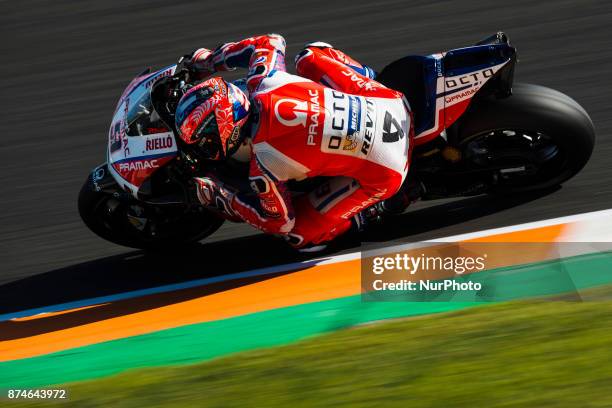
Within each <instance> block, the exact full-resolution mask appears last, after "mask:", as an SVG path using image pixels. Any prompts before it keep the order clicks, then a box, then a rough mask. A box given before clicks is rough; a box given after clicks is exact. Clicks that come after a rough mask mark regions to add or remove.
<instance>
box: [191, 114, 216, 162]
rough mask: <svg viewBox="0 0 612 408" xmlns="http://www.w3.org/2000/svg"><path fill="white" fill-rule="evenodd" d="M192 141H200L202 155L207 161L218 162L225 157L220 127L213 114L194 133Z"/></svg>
mask: <svg viewBox="0 0 612 408" xmlns="http://www.w3.org/2000/svg"><path fill="white" fill-rule="evenodd" d="M191 140H193V141H198V140H199V143H198V146H199V147H200V154H201V155H202V157H203V158H205V159H210V160H218V159H220V158H222V156H223V146H222V145H221V137H220V136H219V127H218V126H217V119H216V117H215V114H214V113H211V114H210V115H209V116H208V118H206V120H205V121H204V122H203V123H202V125H201V126H200V127H199V128H198V129H197V130H196V131H195V132H194V134H193V136H192V137H191Z"/></svg>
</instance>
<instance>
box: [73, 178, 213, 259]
mask: <svg viewBox="0 0 612 408" xmlns="http://www.w3.org/2000/svg"><path fill="white" fill-rule="evenodd" d="M78 208H79V214H80V216H81V218H82V219H83V222H84V223H85V225H87V227H88V228H89V229H90V230H91V231H92V232H94V233H95V234H96V235H98V236H99V237H101V238H104V239H105V240H107V241H110V242H113V243H115V244H118V245H122V246H127V247H131V248H137V249H145V250H155V249H159V248H168V247H171V248H175V249H181V248H185V247H188V246H189V245H190V244H194V243H196V242H197V241H199V240H201V239H203V238H205V237H207V236H209V235H211V234H212V233H214V232H215V231H216V230H217V229H219V227H221V224H223V222H224V219H222V218H221V217H219V216H217V215H215V214H213V213H211V212H210V211H207V210H205V209H204V208H202V209H201V211H187V210H186V207H185V206H184V205H177V204H163V205H151V204H146V203H142V202H140V201H137V200H130V199H127V198H125V197H121V196H120V195H118V194H113V193H109V192H105V191H97V190H96V188H95V186H94V183H93V181H92V175H90V176H89V177H88V179H87V180H86V181H85V184H84V185H83V187H82V188H81V191H80V193H79V199H78Z"/></svg>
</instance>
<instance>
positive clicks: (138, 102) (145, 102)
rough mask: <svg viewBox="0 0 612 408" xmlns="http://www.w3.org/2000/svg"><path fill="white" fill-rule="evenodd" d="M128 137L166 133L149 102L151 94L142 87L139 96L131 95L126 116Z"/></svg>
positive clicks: (166, 130) (165, 128) (166, 129)
mask: <svg viewBox="0 0 612 408" xmlns="http://www.w3.org/2000/svg"><path fill="white" fill-rule="evenodd" d="M126 123H127V132H126V134H127V135H128V136H144V135H151V134H155V133H163V132H168V131H169V129H168V128H167V127H166V125H165V124H164V122H163V121H162V120H161V118H160V117H159V115H158V114H157V112H156V111H155V109H154V108H153V102H152V101H151V93H150V92H149V89H148V88H145V87H143V88H142V89H141V92H140V95H131V96H130V104H129V107H128V112H127V116H126Z"/></svg>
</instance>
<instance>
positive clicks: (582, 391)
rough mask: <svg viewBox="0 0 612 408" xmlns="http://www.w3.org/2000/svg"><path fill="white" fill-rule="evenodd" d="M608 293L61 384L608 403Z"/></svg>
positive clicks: (162, 395)
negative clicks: (588, 298) (577, 300)
mask: <svg viewBox="0 0 612 408" xmlns="http://www.w3.org/2000/svg"><path fill="white" fill-rule="evenodd" d="M610 292H611V291H610V289H609V288H608V289H606V290H605V291H602V290H599V291H595V292H590V293H591V297H592V298H593V299H594V300H593V301H589V302H565V301H553V302H513V303H506V304H500V305H494V306H484V307H477V308H472V309H467V310H464V311H460V312H453V313H445V314H439V315H432V316H426V317H421V318H415V319H409V320H397V321H392V322H381V323H377V324H370V325H366V326H361V327H356V328H353V329H348V330H342V331H339V332H335V333H333V334H328V335H323V336H318V337H314V338H311V339H309V340H306V341H301V342H299V343H294V344H292V345H288V346H283V347H277V348H271V349H265V350H258V351H251V352H245V353H240V354H235V355H233V356H230V357H225V358H219V359H216V360H213V361H209V362H207V363H203V364H197V365H187V366H180V367H166V368H155V369H144V370H134V371H129V372H126V373H123V374H120V375H116V376H113V377H107V378H105V379H99V380H94V381H88V382H82V383H74V384H69V385H67V386H66V388H67V389H68V390H69V393H70V402H71V403H72V404H75V405H78V406H83V407H98V406H99V407H115V406H125V407H158V406H185V407H188V406H194V407H196V406H197V407H201V406H211V407H233V406H236V407H287V406H291V407H302V406H304V407H306V406H308V407H310V406H351V407H361V406H363V407H366V406H368V407H370V406H397V407H568V406H576V407H610V406H612V364H611V362H612V302H610V301H608V300H607V299H608V298H609V293H610ZM13 405H14V406H20V405H21V404H19V403H18V404H13V403H8V404H7V406H13ZM24 405H29V404H27V403H26V404H24ZM58 405H59V406H66V404H65V403H59V404H58Z"/></svg>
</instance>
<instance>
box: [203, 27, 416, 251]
mask: <svg viewBox="0 0 612 408" xmlns="http://www.w3.org/2000/svg"><path fill="white" fill-rule="evenodd" d="M205 51H208V50H205ZM284 54H285V41H284V39H283V37H281V36H280V35H276V34H270V35H264V36H258V37H252V38H247V39H245V40H243V41H240V42H236V43H227V44H224V45H222V46H220V47H218V48H217V49H215V50H214V51H213V52H212V54H211V53H210V52H198V51H196V52H195V53H194V55H193V57H192V64H193V66H194V69H195V70H196V72H198V73H199V74H200V75H209V74H211V73H212V72H214V71H224V70H230V69H234V68H237V67H242V68H248V69H249V71H248V75H247V90H248V91H249V94H250V96H249V99H250V100H251V103H252V105H251V109H252V110H253V111H252V112H251V115H253V117H252V121H253V125H252V132H251V140H252V143H253V154H252V157H251V160H250V170H249V178H250V185H251V188H252V189H253V190H254V192H255V194H253V192H250V194H249V193H248V192H247V193H245V192H242V193H237V194H235V195H233V196H231V197H230V199H229V207H231V208H230V209H229V210H230V211H231V212H233V213H234V215H236V216H238V217H239V218H241V219H243V220H244V221H246V222H248V223H249V224H251V225H253V226H255V227H256V228H259V229H260V230H262V231H264V232H267V233H272V234H282V235H284V236H285V237H286V238H288V240H289V242H290V243H291V244H292V245H294V246H295V247H301V246H304V245H307V244H318V243H322V242H325V241H329V240H331V239H333V238H335V237H337V236H338V235H340V234H342V233H343V232H345V231H346V230H347V229H349V228H350V226H351V219H352V217H353V216H355V215H356V214H358V213H359V212H360V211H362V210H363V209H365V208H367V207H370V206H372V205H373V204H375V203H377V202H379V201H381V200H383V199H385V198H388V197H390V196H392V195H393V194H394V193H396V192H397V191H398V190H399V188H400V186H401V185H402V182H403V181H404V179H405V177H406V174H407V172H408V166H409V159H410V151H411V147H412V138H413V128H412V120H411V114H410V108H409V105H408V102H407V101H406V99H405V98H404V96H403V94H402V93H401V92H397V91H395V90H391V89H388V88H386V87H385V86H383V85H382V84H380V83H378V82H376V81H375V80H374V79H373V76H374V72H373V71H372V70H371V69H370V68H368V67H365V66H362V65H361V64H359V63H358V62H357V61H355V60H353V59H352V58H350V57H348V56H347V55H345V54H344V53H342V52H341V51H339V50H336V49H334V48H332V47H331V46H330V45H328V44H325V43H312V44H309V45H307V46H306V48H305V49H303V50H302V51H301V52H300V53H299V54H298V55H297V57H296V68H297V73H298V74H299V76H297V75H292V74H289V73H287V72H286V69H285V61H284V57H285V55H284ZM199 55H204V56H205V57H203V58H201V59H199ZM316 176H331V178H330V179H328V181H327V182H325V183H324V184H322V185H321V186H319V187H318V188H316V189H315V191H312V192H311V193H309V194H306V195H302V196H300V197H298V198H295V199H293V200H292V197H291V195H290V193H289V191H288V189H287V185H286V182H287V181H288V180H302V179H306V178H311V177H316Z"/></svg>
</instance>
